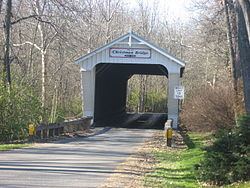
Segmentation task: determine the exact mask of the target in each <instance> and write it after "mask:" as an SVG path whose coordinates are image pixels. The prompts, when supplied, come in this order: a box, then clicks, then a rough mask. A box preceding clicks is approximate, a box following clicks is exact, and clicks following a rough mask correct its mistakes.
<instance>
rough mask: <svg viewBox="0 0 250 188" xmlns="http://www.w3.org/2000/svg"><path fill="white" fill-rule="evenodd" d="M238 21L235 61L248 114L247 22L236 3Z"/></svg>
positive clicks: (249, 55)
mask: <svg viewBox="0 0 250 188" xmlns="http://www.w3.org/2000/svg"><path fill="white" fill-rule="evenodd" d="M237 22H238V27H237V28H238V52H237V61H239V62H240V65H241V70H242V78H243V86H242V87H243V92H244V93H243V97H244V102H245V111H246V113H247V114H250V84H249V83H250V53H249V52H250V44H249V39H248V34H247V23H246V21H244V10H243V9H242V7H241V6H239V5H238V4H237Z"/></svg>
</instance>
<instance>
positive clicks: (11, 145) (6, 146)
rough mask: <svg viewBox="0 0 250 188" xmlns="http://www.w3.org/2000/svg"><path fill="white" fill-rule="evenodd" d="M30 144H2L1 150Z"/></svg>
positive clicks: (0, 145)
mask: <svg viewBox="0 0 250 188" xmlns="http://www.w3.org/2000/svg"><path fill="white" fill-rule="evenodd" d="M28 146H30V144H0V152H1V151H8V150H12V149H20V148H24V147H28Z"/></svg>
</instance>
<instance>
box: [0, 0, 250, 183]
mask: <svg viewBox="0 0 250 188" xmlns="http://www.w3.org/2000/svg"><path fill="white" fill-rule="evenodd" d="M186 8H187V9H188V11H189V12H190V14H191V13H192V14H193V16H192V17H190V19H189V20H188V21H183V20H180V19H178V18H173V17H171V16H170V15H169V14H170V13H168V10H165V11H164V12H162V11H160V9H161V7H160V6H159V3H158V1H157V0H154V3H152V4H149V3H148V2H147V1H143V0H138V1H136V6H132V7H131V6H129V2H127V1H125V0H1V1H0V19H1V25H0V46H1V49H2V50H1V51H0V62H1V63H0V70H1V81H0V142H6V141H12V140H18V139H24V138H26V137H27V134H28V132H27V125H28V123H35V124H39V123H41V122H43V123H52V122H60V121H64V120H65V119H74V118H77V117H82V116H83V115H84V114H82V101H81V92H80V91H81V90H80V87H81V86H80V79H81V76H80V71H79V67H78V65H76V64H74V61H75V60H76V59H77V58H78V57H80V56H82V55H84V54H87V53H89V52H91V51H93V50H94V49H96V48H98V47H100V46H102V45H104V44H107V43H109V42H111V41H112V40H113V39H116V38H117V37H119V36H121V35H123V34H125V33H127V32H128V31H129V30H130V29H132V30H133V32H135V33H137V34H139V35H140V36H142V37H144V38H145V39H147V40H149V41H150V42H152V43H154V44H156V45H158V46H159V47H161V48H163V49H166V50H167V51H168V52H169V53H170V54H173V55H174V56H176V57H178V58H180V59H182V60H183V61H184V62H186V63H187V64H186V68H185V73H184V76H183V78H182V81H181V82H182V85H184V86H185V100H184V101H182V107H181V123H182V125H183V126H184V127H186V128H187V129H189V130H196V131H197V130H199V131H215V132H216V131H218V132H219V130H220V129H223V130H227V131H228V132H226V133H223V134H229V133H230V134H231V132H232V131H233V130H234V127H235V125H236V124H237V125H238V124H244V125H245V128H244V131H243V132H244V133H247V132H248V133H249V122H250V120H249V119H250V118H249V116H246V115H247V114H248V115H249V113H250V84H249V83H250V47H249V45H250V21H249V20H250V15H249V12H250V1H249V0H210V1H208V0H192V1H191V3H190V4H189V6H188V7H186ZM159 12H161V13H160V14H159ZM166 83H167V78H166V77H164V76H148V75H134V76H133V77H132V78H131V79H130V80H129V84H128V94H127V100H128V101H127V109H128V111H133V112H164V110H165V109H166V105H167V104H166V101H167V97H168V96H167V86H166ZM238 118H240V119H239V121H238ZM242 118H243V120H242ZM238 122H239V123H238ZM244 122H247V123H244ZM237 131H240V132H241V131H242V129H240V130H238V129H237ZM237 131H236V132H237ZM241 133H242V132H241ZM244 135H245V136H246V135H247V134H244ZM220 136H221V134H220ZM224 136H225V135H224ZM224 136H221V137H220V138H224ZM239 140H240V139H239ZM224 141H225V140H224ZM241 141H242V140H241ZM244 142H245V144H246V145H244V151H245V154H244V155H247V156H248V158H247V157H246V158H244V160H242V161H241V164H239V166H240V165H241V166H246V165H248V167H249V145H248V144H249V141H247V140H244ZM242 147H243V146H242ZM233 152H234V151H233ZM237 152H242V151H238V150H237ZM237 152H236V153H237ZM239 155H240V154H239ZM206 165H207V164H205V165H204V166H206ZM201 168H202V167H201ZM204 169H205V167H204ZM248 172H249V168H248V169H246V170H245V171H244V172H242V176H241V177H236V178H235V179H230V178H229V179H227V180H225V181H224V180H220V181H219V180H218V182H217V183H216V184H220V183H221V182H229V183H231V182H233V181H238V180H242V179H241V178H243V179H247V178H248V179H249V177H247V175H246V173H248ZM234 173H239V172H238V171H235V172H234ZM209 178H210V179H209ZM213 178H214V179H216V177H212V176H211V177H203V180H205V181H206V180H211V179H213ZM214 179H213V180H214ZM211 181H212V180H211ZM214 181H217V180H214Z"/></svg>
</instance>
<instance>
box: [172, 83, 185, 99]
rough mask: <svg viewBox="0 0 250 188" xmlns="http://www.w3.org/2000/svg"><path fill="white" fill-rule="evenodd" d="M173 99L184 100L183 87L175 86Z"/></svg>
mask: <svg viewBox="0 0 250 188" xmlns="http://www.w3.org/2000/svg"><path fill="white" fill-rule="evenodd" d="M174 99H184V87H183V86H176V87H175V88H174Z"/></svg>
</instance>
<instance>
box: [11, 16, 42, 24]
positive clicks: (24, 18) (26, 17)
mask: <svg viewBox="0 0 250 188" xmlns="http://www.w3.org/2000/svg"><path fill="white" fill-rule="evenodd" d="M37 16H38V15H36V14H33V15H29V16H25V17H22V18H19V19H17V20H15V21H13V22H11V24H12V25H14V24H16V23H18V22H21V21H23V20H27V19H30V18H35V17H37Z"/></svg>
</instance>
